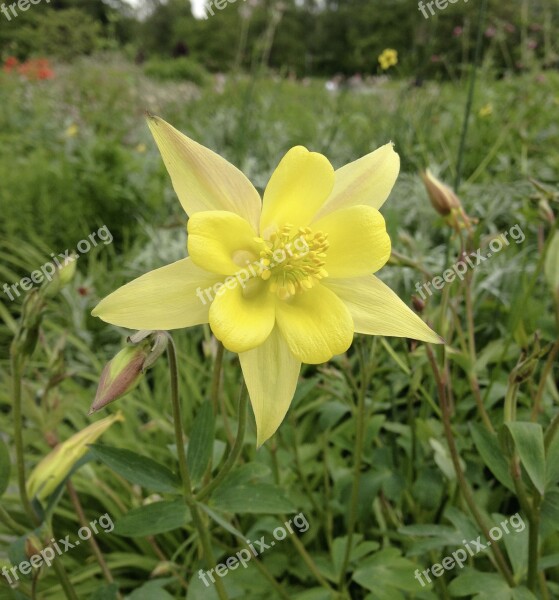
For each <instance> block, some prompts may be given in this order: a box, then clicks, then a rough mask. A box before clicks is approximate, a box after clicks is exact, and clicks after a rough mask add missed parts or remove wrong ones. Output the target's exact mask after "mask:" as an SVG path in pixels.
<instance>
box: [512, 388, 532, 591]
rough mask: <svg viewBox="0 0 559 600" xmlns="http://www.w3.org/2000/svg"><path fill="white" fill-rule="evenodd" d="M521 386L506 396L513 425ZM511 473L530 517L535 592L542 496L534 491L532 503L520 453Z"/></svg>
mask: <svg viewBox="0 0 559 600" xmlns="http://www.w3.org/2000/svg"><path fill="white" fill-rule="evenodd" d="M519 387H520V386H519V384H518V383H515V382H514V381H510V382H509V387H508V389H507V393H506V395H505V408H504V421H505V423H512V422H513V421H515V420H516V398H517V394H518V389H519ZM509 464H510V472H511V476H512V481H513V483H514V489H515V491H516V496H517V498H518V502H519V504H520V508H522V510H523V511H524V512H525V513H526V515H527V517H528V582H527V583H528V588H529V589H530V590H531V591H532V592H535V591H536V588H537V585H538V556H539V529H540V505H541V496H540V494H539V493H538V492H537V491H534V498H533V501H532V502H530V499H529V498H528V494H527V492H526V486H525V485H524V482H523V481H522V468H521V466H520V459H519V457H518V453H517V452H514V453H513V455H512V457H511V458H510V461H509Z"/></svg>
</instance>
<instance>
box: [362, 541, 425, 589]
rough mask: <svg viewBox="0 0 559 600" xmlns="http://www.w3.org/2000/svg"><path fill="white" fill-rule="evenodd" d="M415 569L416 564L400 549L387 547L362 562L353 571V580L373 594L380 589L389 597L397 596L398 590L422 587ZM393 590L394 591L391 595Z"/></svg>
mask: <svg viewBox="0 0 559 600" xmlns="http://www.w3.org/2000/svg"><path fill="white" fill-rule="evenodd" d="M415 569H416V565H415V564H414V563H412V562H411V561H409V560H408V559H407V558H403V557H402V556H400V551H399V550H397V549H396V548H387V549H386V550H381V551H380V552H377V553H376V554H375V555H374V556H373V557H372V558H370V559H367V560H366V561H363V562H361V563H360V565H359V567H358V568H357V569H356V571H355V572H354V573H353V580H354V581H355V582H356V583H358V584H359V585H360V586H362V587H364V588H365V589H367V590H369V591H370V592H373V595H375V594H376V592H378V590H383V592H385V594H386V597H387V598H389V597H392V598H396V597H398V595H397V590H402V591H408V592H417V591H418V590H419V589H421V586H420V584H419V582H418V581H417V579H415V578H414V576H413V574H414V571H415ZM390 588H391V589H390ZM391 591H393V592H394V593H392V595H391V596H390V595H389V594H390V592H391Z"/></svg>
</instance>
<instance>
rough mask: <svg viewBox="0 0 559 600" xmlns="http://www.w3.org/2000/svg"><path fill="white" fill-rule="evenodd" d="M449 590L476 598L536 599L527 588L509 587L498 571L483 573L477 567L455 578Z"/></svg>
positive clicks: (486, 599)
mask: <svg viewBox="0 0 559 600" xmlns="http://www.w3.org/2000/svg"><path fill="white" fill-rule="evenodd" d="M448 591H449V592H450V594H451V595H452V596H458V597H462V596H469V597H472V598H475V600H536V598H535V596H533V595H532V594H531V593H530V592H529V591H528V590H527V589H526V588H514V589H511V588H509V586H508V584H507V582H506V581H505V580H504V579H503V578H502V577H501V576H500V575H498V574H497V573H482V572H481V571H476V570H475V569H469V570H468V571H466V572H464V573H461V574H460V575H458V577H457V578H456V579H453V580H452V581H451V582H450V585H449V586H448Z"/></svg>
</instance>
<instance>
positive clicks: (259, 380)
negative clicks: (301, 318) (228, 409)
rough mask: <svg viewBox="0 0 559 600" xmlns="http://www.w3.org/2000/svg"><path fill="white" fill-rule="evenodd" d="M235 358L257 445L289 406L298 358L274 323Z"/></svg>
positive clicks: (277, 423) (295, 378)
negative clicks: (261, 339)
mask: <svg viewBox="0 0 559 600" xmlns="http://www.w3.org/2000/svg"><path fill="white" fill-rule="evenodd" d="M239 359H240V361H241V368H242V370H243V375H244V378H245V382H246V385H247V389H248V393H249V396H250V402H251V404H252V409H253V410H254V416H255V419H256V433H257V445H258V446H261V445H262V444H263V443H264V442H265V441H266V440H267V439H268V438H270V437H271V436H272V435H273V434H274V433H275V432H276V430H277V428H278V427H279V426H280V424H281V422H282V421H283V419H284V417H285V415H286V413H287V410H288V409H289V405H290V404H291V400H292V399H293V395H294V394H295V389H296V387H297V379H298V377H299V371H300V369H301V362H300V361H299V360H297V359H296V358H295V357H294V356H293V354H291V352H290V351H289V348H288V347H287V344H286V343H285V340H284V339H283V338H282V337H281V335H280V333H279V331H278V329H277V327H276V328H274V330H273V331H272V333H271V334H270V336H269V337H268V339H267V340H266V341H265V342H264V343H263V344H262V345H261V346H258V348H254V349H253V350H249V351H248V352H242V353H241V354H239Z"/></svg>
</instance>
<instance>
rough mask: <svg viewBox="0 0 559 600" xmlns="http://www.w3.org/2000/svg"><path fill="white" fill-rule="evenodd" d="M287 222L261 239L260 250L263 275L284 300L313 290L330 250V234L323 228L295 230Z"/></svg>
mask: <svg viewBox="0 0 559 600" xmlns="http://www.w3.org/2000/svg"><path fill="white" fill-rule="evenodd" d="M294 230H295V228H294V226H293V225H289V224H287V225H284V226H283V227H282V228H281V229H279V230H278V231H277V232H275V233H273V234H272V235H271V236H270V237H269V239H267V240H262V238H259V241H261V242H262V243H263V245H264V249H263V250H262V251H261V252H260V266H261V271H260V273H259V275H260V277H261V278H262V279H263V280H264V281H270V287H269V290H270V291H271V292H273V293H276V294H277V295H278V297H279V298H281V299H282V300H287V299H288V298H290V297H291V296H294V295H295V294H297V293H302V292H305V291H306V290H310V289H311V288H312V287H313V286H314V285H316V283H318V282H319V281H320V280H321V279H323V278H324V277H328V273H327V272H326V269H324V265H325V262H324V258H325V257H326V251H327V250H328V246H329V243H328V239H327V238H328V235H327V234H324V233H322V232H321V231H319V232H316V233H313V231H312V230H311V229H310V228H309V227H300V228H298V229H297V230H295V231H294Z"/></svg>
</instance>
